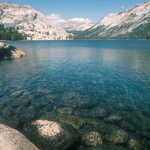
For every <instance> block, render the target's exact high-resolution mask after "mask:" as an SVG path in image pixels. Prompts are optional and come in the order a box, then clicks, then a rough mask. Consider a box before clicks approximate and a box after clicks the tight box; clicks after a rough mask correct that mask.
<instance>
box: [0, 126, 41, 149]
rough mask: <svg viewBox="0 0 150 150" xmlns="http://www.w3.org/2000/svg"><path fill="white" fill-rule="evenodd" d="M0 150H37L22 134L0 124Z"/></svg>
mask: <svg viewBox="0 0 150 150" xmlns="http://www.w3.org/2000/svg"><path fill="white" fill-rule="evenodd" d="M0 150H39V149H38V148H37V147H36V146H34V145H33V144H32V143H31V142H30V141H29V140H28V139H27V138H26V137H25V136H24V135H23V134H21V133H20V132H19V131H17V130H15V129H12V128H10V127H8V126H6V125H3V124H0Z"/></svg>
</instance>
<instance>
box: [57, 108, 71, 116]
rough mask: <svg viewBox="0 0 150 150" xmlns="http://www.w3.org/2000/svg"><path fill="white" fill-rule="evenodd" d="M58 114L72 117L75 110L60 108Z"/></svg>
mask: <svg viewBox="0 0 150 150" xmlns="http://www.w3.org/2000/svg"><path fill="white" fill-rule="evenodd" d="M57 112H58V113H60V114H66V115H71V114H72V112H73V109H72V108H71V107H60V108H58V109H57Z"/></svg>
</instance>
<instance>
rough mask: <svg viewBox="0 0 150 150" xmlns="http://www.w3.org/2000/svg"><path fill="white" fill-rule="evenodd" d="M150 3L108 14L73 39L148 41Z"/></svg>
mask: <svg viewBox="0 0 150 150" xmlns="http://www.w3.org/2000/svg"><path fill="white" fill-rule="evenodd" d="M149 38H150V1H147V2H145V3H142V4H139V5H136V6H135V7H134V8H132V9H128V10H126V11H124V12H121V13H118V14H109V15H107V16H105V17H104V18H102V19H101V20H100V21H99V22H98V23H97V24H95V25H94V26H93V27H91V28H90V29H88V30H86V31H84V32H81V33H77V34H76V35H75V39H149Z"/></svg>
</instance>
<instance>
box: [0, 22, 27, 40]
mask: <svg viewBox="0 0 150 150" xmlns="http://www.w3.org/2000/svg"><path fill="white" fill-rule="evenodd" d="M25 39H26V36H25V35H23V34H21V33H19V32H18V31H17V29H15V28H14V27H5V26H4V25H3V24H0V40H25Z"/></svg>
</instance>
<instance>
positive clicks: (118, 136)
mask: <svg viewBox="0 0 150 150" xmlns="http://www.w3.org/2000/svg"><path fill="white" fill-rule="evenodd" d="M105 139H106V140H107V141H108V142H112V143H115V144H123V143H127V141H128V134H127V133H126V132H125V131H124V130H122V129H118V130H114V131H112V132H111V133H110V134H107V135H106V136H105Z"/></svg>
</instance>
